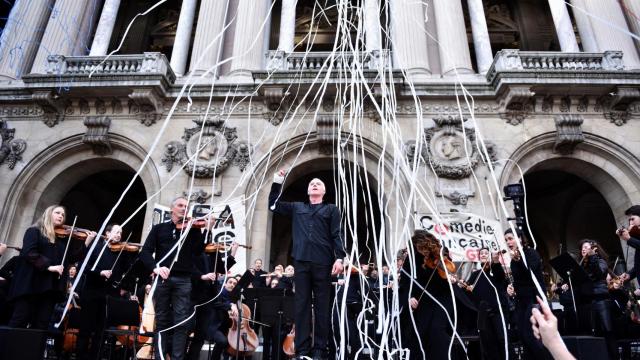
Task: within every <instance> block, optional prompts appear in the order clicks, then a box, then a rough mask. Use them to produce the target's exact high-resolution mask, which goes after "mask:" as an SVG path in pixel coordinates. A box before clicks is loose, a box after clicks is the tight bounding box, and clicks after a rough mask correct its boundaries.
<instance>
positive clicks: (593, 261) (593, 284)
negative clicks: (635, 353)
mask: <svg viewBox="0 0 640 360" xmlns="http://www.w3.org/2000/svg"><path fill="white" fill-rule="evenodd" d="M580 254H581V255H582V258H581V259H580V264H581V265H582V267H583V268H584V270H585V272H586V273H587V275H588V276H589V280H590V281H587V282H585V283H583V285H582V289H581V290H582V291H581V295H582V296H581V299H582V303H583V304H585V310H586V311H583V312H582V313H583V314H590V316H589V318H590V319H591V331H592V332H593V333H595V334H599V335H598V336H600V335H602V336H604V339H605V342H606V344H607V351H608V352H609V358H610V359H615V358H616V356H617V344H616V339H615V334H614V329H613V321H612V317H611V312H612V310H613V303H612V301H611V298H610V296H609V288H608V286H607V275H608V273H609V270H608V266H607V260H608V257H607V254H606V252H605V251H604V250H603V249H602V248H601V247H600V245H599V244H598V243H597V242H596V241H594V240H589V239H584V240H582V241H580Z"/></svg>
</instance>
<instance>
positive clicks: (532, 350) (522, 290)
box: [504, 229, 551, 360]
mask: <svg viewBox="0 0 640 360" xmlns="http://www.w3.org/2000/svg"><path fill="white" fill-rule="evenodd" d="M516 234H517V238H516V236H515V235H514V233H513V231H512V230H511V229H507V231H505V232H504V239H505V241H506V243H507V247H509V252H510V253H511V276H512V278H513V283H512V284H509V286H508V289H507V291H508V292H511V293H513V294H514V296H515V301H516V308H515V314H514V315H515V323H516V326H517V328H518V335H519V337H520V341H522V344H523V345H524V353H525V359H539V360H542V359H551V354H549V351H548V350H547V349H546V348H545V347H544V346H543V345H542V343H540V342H539V341H538V340H537V339H536V338H535V337H534V336H533V330H532V329H531V322H530V320H529V318H530V317H531V309H533V307H534V305H535V304H537V300H536V295H537V294H538V290H537V287H536V285H535V283H534V278H535V279H536V280H537V282H538V284H539V285H540V286H541V287H542V286H544V280H543V279H544V278H543V276H542V259H541V258H540V255H539V254H538V252H537V251H536V250H535V249H533V248H531V247H529V246H528V243H527V238H525V237H524V234H523V233H522V232H520V231H517V232H516ZM518 241H520V247H518ZM520 248H522V250H520ZM523 258H524V260H523ZM525 261H526V264H525ZM509 287H511V289H509ZM542 290H543V291H544V288H543V289H542Z"/></svg>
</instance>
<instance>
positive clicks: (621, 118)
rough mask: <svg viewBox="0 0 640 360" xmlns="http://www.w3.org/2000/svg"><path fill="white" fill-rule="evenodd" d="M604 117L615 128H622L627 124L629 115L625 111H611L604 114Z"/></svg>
mask: <svg viewBox="0 0 640 360" xmlns="http://www.w3.org/2000/svg"><path fill="white" fill-rule="evenodd" d="M604 117H605V119H608V120H609V121H610V122H612V123H614V124H616V125H617V126H622V125H624V124H626V123H627V121H628V120H629V118H630V117H631V114H630V113H629V112H628V111H626V110H611V111H607V112H605V113H604Z"/></svg>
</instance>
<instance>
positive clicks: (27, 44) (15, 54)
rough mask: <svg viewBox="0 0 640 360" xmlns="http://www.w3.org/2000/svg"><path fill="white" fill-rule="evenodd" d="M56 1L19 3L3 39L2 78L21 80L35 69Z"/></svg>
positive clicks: (0, 40) (21, 0)
mask: <svg viewBox="0 0 640 360" xmlns="http://www.w3.org/2000/svg"><path fill="white" fill-rule="evenodd" d="M52 7H53V0H37V1H34V0H18V1H16V2H15V3H14V4H13V7H12V8H11V12H10V13H9V18H8V19H7V23H6V25H5V27H4V30H3V31H2V37H0V79H9V80H13V79H18V78H20V77H21V76H22V74H23V73H24V72H25V71H26V72H28V71H29V70H30V69H31V65H32V64H33V59H34V57H35V56H36V52H37V51H38V46H39V44H40V39H41V38H42V29H44V27H45V26H47V22H48V21H49V15H50V14H51V8H52Z"/></svg>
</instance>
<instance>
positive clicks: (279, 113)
mask: <svg viewBox="0 0 640 360" xmlns="http://www.w3.org/2000/svg"><path fill="white" fill-rule="evenodd" d="M262 92H263V94H262V95H263V97H264V104H265V107H266V109H265V111H264V112H263V113H262V116H263V117H264V119H265V120H267V121H268V122H270V123H271V124H272V125H274V126H278V125H280V124H281V123H282V122H283V121H284V120H285V117H286V116H287V113H288V112H289V111H290V109H291V107H292V103H291V102H290V101H289V100H288V99H287V97H286V94H285V93H284V89H283V88H282V87H266V88H264V89H263V91H262Z"/></svg>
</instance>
